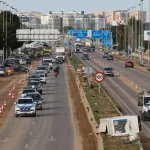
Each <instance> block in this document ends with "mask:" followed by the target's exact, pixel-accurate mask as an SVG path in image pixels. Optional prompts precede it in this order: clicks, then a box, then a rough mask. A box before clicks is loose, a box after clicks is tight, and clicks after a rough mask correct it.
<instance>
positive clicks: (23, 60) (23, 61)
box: [19, 58, 27, 65]
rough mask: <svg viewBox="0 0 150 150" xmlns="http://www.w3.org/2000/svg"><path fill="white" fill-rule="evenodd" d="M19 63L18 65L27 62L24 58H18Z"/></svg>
mask: <svg viewBox="0 0 150 150" xmlns="http://www.w3.org/2000/svg"><path fill="white" fill-rule="evenodd" d="M19 63H20V65H26V64H27V61H26V60H25V59H22V58H21V59H19Z"/></svg>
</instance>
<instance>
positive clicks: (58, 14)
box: [49, 11, 64, 17]
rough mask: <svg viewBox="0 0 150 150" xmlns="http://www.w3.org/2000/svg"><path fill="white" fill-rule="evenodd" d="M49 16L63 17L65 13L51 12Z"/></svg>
mask: <svg viewBox="0 0 150 150" xmlns="http://www.w3.org/2000/svg"><path fill="white" fill-rule="evenodd" d="M49 14H51V15H56V16H59V17H63V15H64V12H63V11H50V12H49Z"/></svg>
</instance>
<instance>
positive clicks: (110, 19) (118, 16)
mask: <svg viewBox="0 0 150 150" xmlns="http://www.w3.org/2000/svg"><path fill="white" fill-rule="evenodd" d="M97 14H101V15H102V16H105V18H106V22H107V23H108V24H113V23H114V22H115V24H116V25H117V22H120V21H121V22H122V23H123V24H126V23H127V22H128V20H129V18H132V17H135V18H136V20H142V21H143V22H144V23H145V22H146V11H143V12H142V11H127V10H116V11H105V12H103V11H98V12H94V15H97Z"/></svg>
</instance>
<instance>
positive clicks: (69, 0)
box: [5, 0, 150, 20]
mask: <svg viewBox="0 0 150 150" xmlns="http://www.w3.org/2000/svg"><path fill="white" fill-rule="evenodd" d="M149 1H150V0H144V10H146V11H147V16H148V14H149ZM5 2H6V3H7V4H9V5H12V6H14V7H15V8H17V9H18V11H38V12H43V13H48V12H49V11H60V10H62V11H64V12H65V13H66V12H68V11H73V10H75V11H82V10H83V11H85V13H91V12H94V11H100V10H104V11H106V10H123V9H124V10H125V9H129V8H130V7H132V6H136V7H137V9H139V6H138V4H139V3H140V0H59V1H58V0H5ZM148 18H149V17H147V19H148ZM148 20H149V19H148Z"/></svg>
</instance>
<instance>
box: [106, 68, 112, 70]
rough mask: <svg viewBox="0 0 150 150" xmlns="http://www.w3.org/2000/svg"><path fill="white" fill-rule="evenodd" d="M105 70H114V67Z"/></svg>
mask: <svg viewBox="0 0 150 150" xmlns="http://www.w3.org/2000/svg"><path fill="white" fill-rule="evenodd" d="M104 70H113V68H104Z"/></svg>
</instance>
